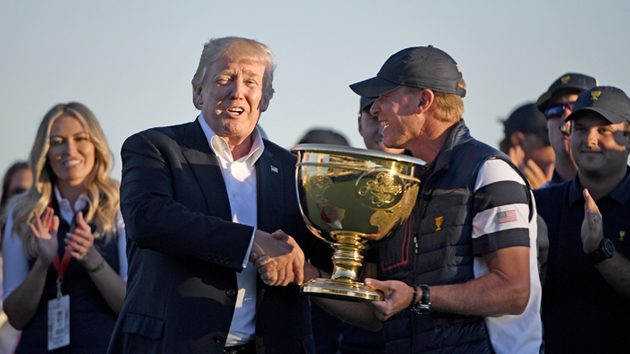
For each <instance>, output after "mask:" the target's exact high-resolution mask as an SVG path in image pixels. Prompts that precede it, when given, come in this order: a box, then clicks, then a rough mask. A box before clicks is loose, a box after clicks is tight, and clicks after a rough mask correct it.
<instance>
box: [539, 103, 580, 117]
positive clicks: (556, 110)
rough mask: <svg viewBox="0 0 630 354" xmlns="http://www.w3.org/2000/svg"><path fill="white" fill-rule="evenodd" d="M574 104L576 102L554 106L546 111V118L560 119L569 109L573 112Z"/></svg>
mask: <svg viewBox="0 0 630 354" xmlns="http://www.w3.org/2000/svg"><path fill="white" fill-rule="evenodd" d="M574 104H575V101H573V102H565V103H558V104H554V105H553V106H550V107H549V108H547V109H546V110H545V117H547V119H552V118H560V117H562V115H563V114H564V111H566V110H567V109H570V110H573V105H574Z"/></svg>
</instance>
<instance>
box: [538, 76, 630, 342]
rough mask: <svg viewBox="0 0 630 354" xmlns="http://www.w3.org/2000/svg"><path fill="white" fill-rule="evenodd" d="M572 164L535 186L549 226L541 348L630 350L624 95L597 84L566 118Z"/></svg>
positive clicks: (629, 111) (629, 184)
mask: <svg viewBox="0 0 630 354" xmlns="http://www.w3.org/2000/svg"><path fill="white" fill-rule="evenodd" d="M568 121H569V122H570V124H571V131H570V135H571V136H570V140H571V153H572V155H573V158H574V160H575V162H576V165H577V167H578V170H577V175H576V177H575V178H573V179H572V180H570V181H569V182H568V183H563V184H560V185H553V186H551V187H549V188H543V189H539V190H537V191H535V192H534V193H535V195H536V201H537V202H538V203H537V205H538V208H539V211H540V215H541V216H542V217H543V218H544V219H545V221H546V222H547V226H548V228H549V259H548V262H547V270H546V272H547V275H546V280H545V282H544V284H543V287H544V288H543V293H542V294H543V301H542V319H543V326H544V329H545V331H544V339H545V352H546V353H625V352H627V351H628V348H630V336H628V329H629V328H630V326H629V325H628V323H629V322H628V319H629V318H630V260H629V259H630V258H629V257H630V240H629V239H628V236H627V234H629V233H630V218H629V217H628V215H630V173H629V167H628V154H629V150H628V149H629V147H630V123H629V121H630V98H628V96H627V95H626V94H625V93H624V92H623V91H622V90H620V89H618V88H615V87H610V86H598V87H594V88H591V89H590V90H587V91H584V92H582V93H581V94H580V95H579V97H578V99H577V101H576V102H575V105H574V107H573V113H572V114H571V115H569V116H568Z"/></svg>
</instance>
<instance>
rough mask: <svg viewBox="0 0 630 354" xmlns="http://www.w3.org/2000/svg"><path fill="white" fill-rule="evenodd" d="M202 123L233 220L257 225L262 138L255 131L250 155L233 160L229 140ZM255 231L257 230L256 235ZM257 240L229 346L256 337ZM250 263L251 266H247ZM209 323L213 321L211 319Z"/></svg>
mask: <svg viewBox="0 0 630 354" xmlns="http://www.w3.org/2000/svg"><path fill="white" fill-rule="evenodd" d="M198 120H199V124H201V128H202V129H203V133H204V134H205V136H206V139H207V140H208V144H210V148H211V149H212V151H213V152H214V153H215V154H216V155H217V157H218V160H219V163H220V165H221V172H222V174H223V180H224V181H225V189H226V191H227V195H228V199H229V201H230V209H231V211H232V221H233V222H235V223H239V224H243V225H248V226H253V227H254V228H255V227H256V226H257V222H258V219H257V212H258V207H257V202H256V200H257V199H256V167H255V164H256V161H258V159H259V158H260V156H261V155H262V153H263V150H264V145H263V141H262V137H261V136H260V133H259V132H258V129H255V130H254V132H253V133H252V134H253V135H252V136H253V140H254V141H253V143H252V147H251V150H250V151H249V153H248V154H247V155H245V156H243V157H241V158H240V159H238V160H236V161H234V159H233V157H232V151H231V150H230V148H229V146H228V144H227V141H225V140H224V139H223V138H221V137H219V136H218V135H216V134H215V132H214V131H213V130H212V128H210V126H209V125H208V123H207V122H206V120H205V119H204V117H203V113H202V114H200V115H199V118H198ZM255 231H256V229H254V232H255ZM253 241H254V233H252V237H251V240H250V242H249V248H248V250H247V253H246V254H245V258H244V259H243V268H244V269H243V270H242V271H241V272H238V273H236V282H237V285H238V295H237V297H236V307H235V308H234V315H233V316H232V323H231V324H230V332H229V334H228V337H227V340H226V343H225V345H226V346H227V347H231V346H235V345H241V344H245V343H247V342H249V341H251V340H252V339H253V338H254V334H255V332H256V277H257V273H256V268H255V267H254V266H253V265H252V264H251V262H249V254H250V252H251V249H252V245H253ZM248 263H250V264H249V266H248ZM208 320H209V321H210V320H211V319H208Z"/></svg>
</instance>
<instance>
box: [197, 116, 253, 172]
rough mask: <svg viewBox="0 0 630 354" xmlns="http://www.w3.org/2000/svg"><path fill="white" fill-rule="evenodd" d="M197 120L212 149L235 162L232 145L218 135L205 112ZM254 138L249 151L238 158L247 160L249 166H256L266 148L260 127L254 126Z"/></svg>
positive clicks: (225, 158)
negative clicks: (209, 123) (205, 116)
mask: <svg viewBox="0 0 630 354" xmlns="http://www.w3.org/2000/svg"><path fill="white" fill-rule="evenodd" d="M197 120H198V121H199V125H201V129H202V130H203V134H204V135H205V136H206V140H207V141H208V144H209V145H210V149H212V151H213V152H214V153H215V154H216V155H217V156H219V157H221V158H222V159H224V160H226V161H229V162H234V160H233V157H232V152H231V151H230V147H229V145H228V143H227V141H225V139H223V138H221V137H220V136H218V135H217V134H216V133H215V132H214V130H212V128H210V125H208V123H207V122H206V120H205V118H204V116H203V112H202V113H200V114H199V117H198V118H197ZM252 138H253V142H252V147H251V149H250V150H249V153H248V154H247V155H245V156H243V157H241V158H240V159H238V161H242V162H245V163H246V164H247V166H249V167H252V166H254V164H255V163H256V161H258V159H259V158H260V156H261V155H262V153H263V151H264V149H265V144H264V143H263V140H262V135H261V134H260V132H259V131H258V127H256V128H254V131H253V132H252Z"/></svg>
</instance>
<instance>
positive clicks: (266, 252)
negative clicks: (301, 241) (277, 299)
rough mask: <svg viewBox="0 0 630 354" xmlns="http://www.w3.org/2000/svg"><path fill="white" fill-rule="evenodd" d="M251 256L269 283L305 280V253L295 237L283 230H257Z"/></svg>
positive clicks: (265, 281) (300, 281)
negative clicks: (269, 231) (267, 231)
mask: <svg viewBox="0 0 630 354" xmlns="http://www.w3.org/2000/svg"><path fill="white" fill-rule="evenodd" d="M251 258H252V261H253V262H255V264H256V268H257V269H258V272H259V273H260V275H261V279H262V280H263V282H264V283H265V284H267V285H274V286H275V285H281V286H285V285H288V284H289V283H291V282H295V283H297V284H301V283H302V282H303V281H304V253H303V252H302V249H301V248H300V246H298V244H297V242H295V240H294V239H293V237H291V236H289V235H287V234H285V233H284V232H283V231H282V230H277V231H276V232H274V233H273V234H268V233H266V232H264V231H260V230H256V235H255V236H254V250H253V252H252V257H251Z"/></svg>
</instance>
